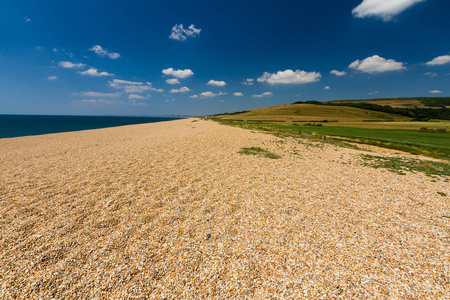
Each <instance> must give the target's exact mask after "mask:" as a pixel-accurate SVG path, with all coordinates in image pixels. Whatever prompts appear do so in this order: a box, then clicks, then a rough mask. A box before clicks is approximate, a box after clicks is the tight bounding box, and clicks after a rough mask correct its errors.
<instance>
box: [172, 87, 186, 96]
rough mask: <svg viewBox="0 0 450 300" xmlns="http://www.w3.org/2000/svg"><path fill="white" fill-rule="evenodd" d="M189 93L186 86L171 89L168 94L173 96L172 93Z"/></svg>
mask: <svg viewBox="0 0 450 300" xmlns="http://www.w3.org/2000/svg"><path fill="white" fill-rule="evenodd" d="M189 91H190V89H189V88H188V87H187V86H183V87H182V88H179V89H172V90H171V91H170V93H172V94H174V93H186V92H189Z"/></svg>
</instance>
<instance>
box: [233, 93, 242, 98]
mask: <svg viewBox="0 0 450 300" xmlns="http://www.w3.org/2000/svg"><path fill="white" fill-rule="evenodd" d="M233 95H234V96H237V97H242V96H244V94H242V93H241V92H237V93H233Z"/></svg>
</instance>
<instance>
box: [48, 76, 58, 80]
mask: <svg viewBox="0 0 450 300" xmlns="http://www.w3.org/2000/svg"><path fill="white" fill-rule="evenodd" d="M56 79H58V76H48V80H56Z"/></svg>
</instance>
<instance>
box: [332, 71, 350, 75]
mask: <svg viewBox="0 0 450 300" xmlns="http://www.w3.org/2000/svg"><path fill="white" fill-rule="evenodd" d="M330 74H334V75H336V76H344V75H345V74H347V72H345V71H338V70H332V71H330Z"/></svg>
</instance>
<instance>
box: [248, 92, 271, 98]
mask: <svg viewBox="0 0 450 300" xmlns="http://www.w3.org/2000/svg"><path fill="white" fill-rule="evenodd" d="M265 96H273V93H272V92H265V93H262V94H261V95H252V97H253V98H262V97H265Z"/></svg>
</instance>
